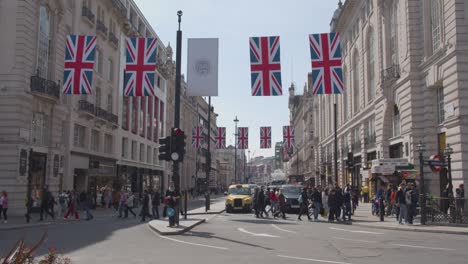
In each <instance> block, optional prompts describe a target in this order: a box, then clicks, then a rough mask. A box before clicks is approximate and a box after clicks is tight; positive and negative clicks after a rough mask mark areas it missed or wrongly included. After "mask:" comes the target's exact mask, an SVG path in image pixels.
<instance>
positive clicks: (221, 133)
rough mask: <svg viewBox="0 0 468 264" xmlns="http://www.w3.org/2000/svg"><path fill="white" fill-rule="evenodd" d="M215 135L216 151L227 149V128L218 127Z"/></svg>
mask: <svg viewBox="0 0 468 264" xmlns="http://www.w3.org/2000/svg"><path fill="white" fill-rule="evenodd" d="M216 132H217V133H216V135H215V145H216V149H225V148H226V128H225V127H218V130H217V131H216Z"/></svg>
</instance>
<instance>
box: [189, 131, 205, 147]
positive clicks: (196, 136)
mask: <svg viewBox="0 0 468 264" xmlns="http://www.w3.org/2000/svg"><path fill="white" fill-rule="evenodd" d="M203 142H204V137H203V127H200V126H198V127H194V128H193V129H192V146H193V147H194V148H197V149H199V148H201V146H202V144H203Z"/></svg>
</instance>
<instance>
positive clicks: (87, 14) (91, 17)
mask: <svg viewBox="0 0 468 264" xmlns="http://www.w3.org/2000/svg"><path fill="white" fill-rule="evenodd" d="M81 16H83V17H86V18H87V19H88V20H89V21H91V22H92V23H94V17H95V16H94V14H93V11H91V9H89V8H88V7H87V6H83V8H82V9H81Z"/></svg>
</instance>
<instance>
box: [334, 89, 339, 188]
mask: <svg viewBox="0 0 468 264" xmlns="http://www.w3.org/2000/svg"><path fill="white" fill-rule="evenodd" d="M333 115H334V116H335V184H338V137H337V123H338V118H337V116H338V114H337V111H336V95H335V96H334V100H333Z"/></svg>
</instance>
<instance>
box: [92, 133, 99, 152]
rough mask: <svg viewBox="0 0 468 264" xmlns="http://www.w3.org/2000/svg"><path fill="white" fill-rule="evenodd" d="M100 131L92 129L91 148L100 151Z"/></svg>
mask: <svg viewBox="0 0 468 264" xmlns="http://www.w3.org/2000/svg"><path fill="white" fill-rule="evenodd" d="M99 137H100V135H99V131H97V130H94V129H93V130H92V131H91V150H93V151H99Z"/></svg>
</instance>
